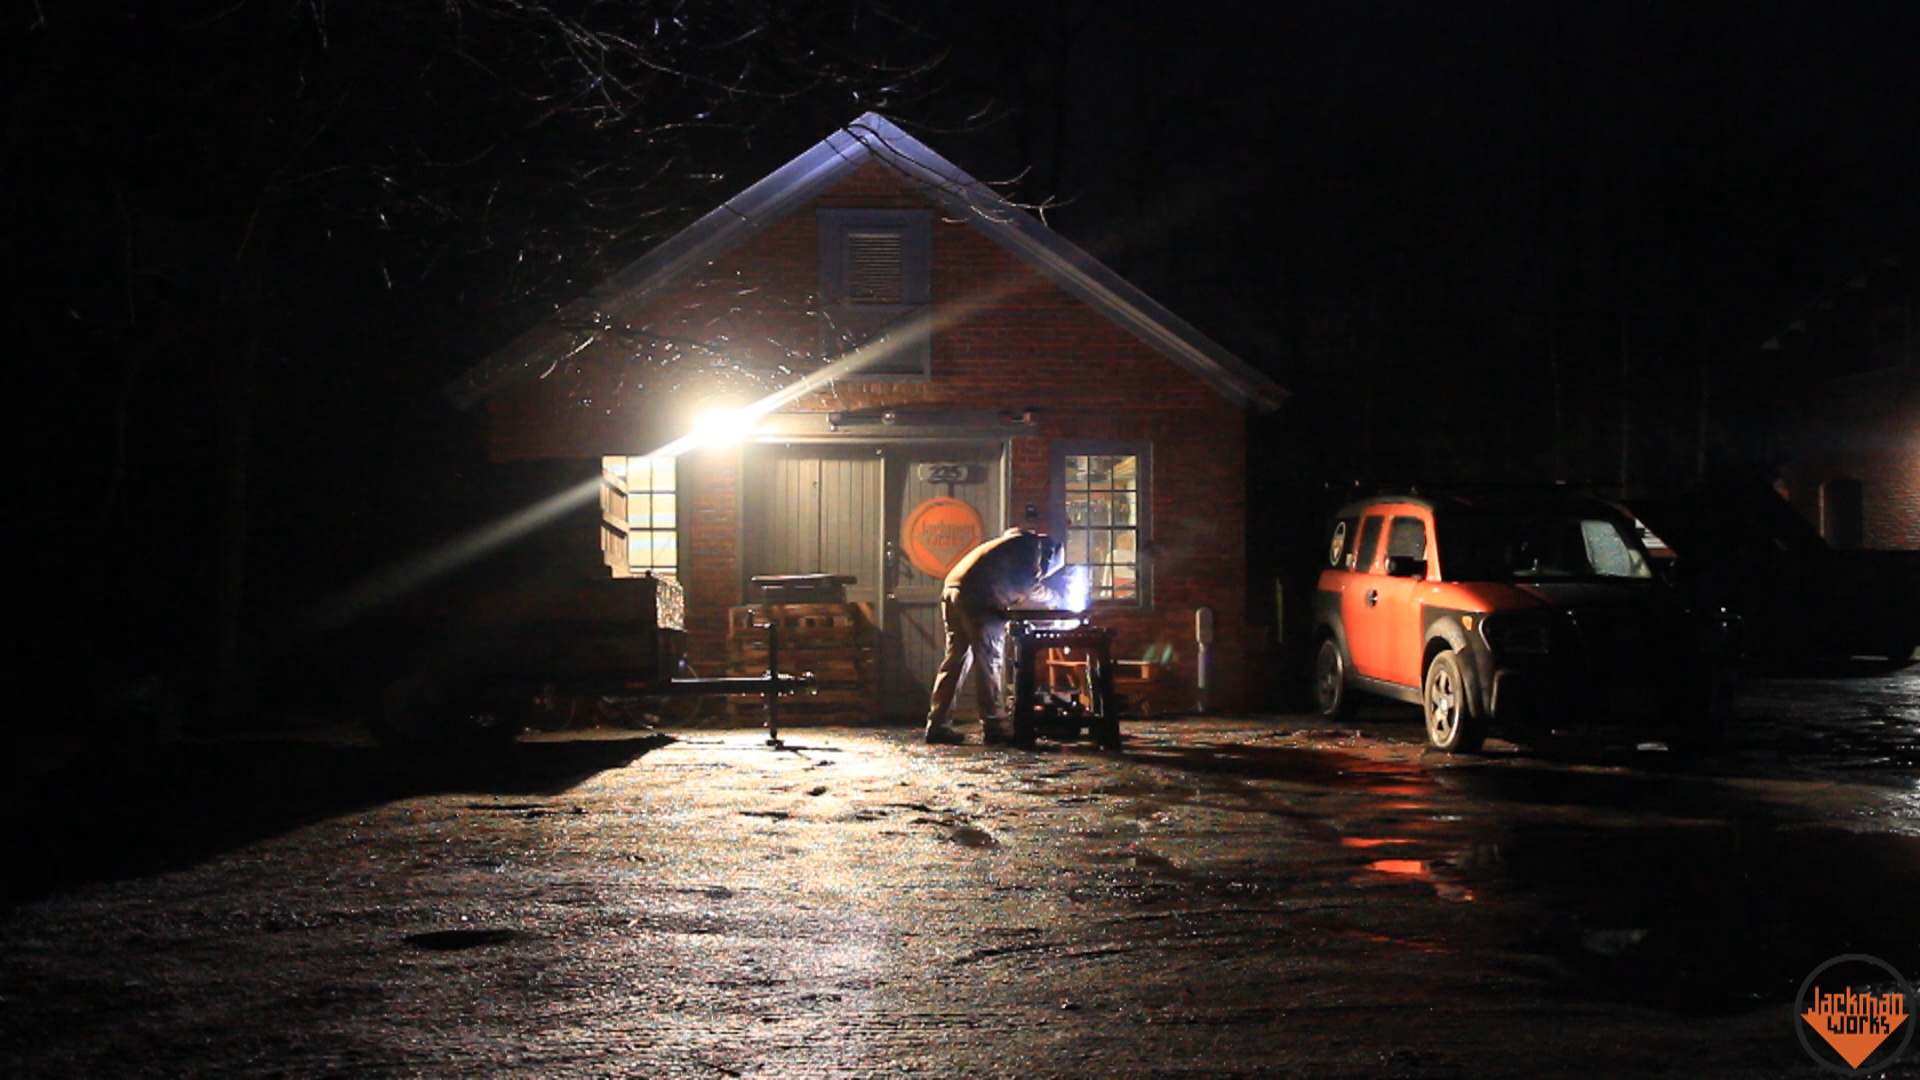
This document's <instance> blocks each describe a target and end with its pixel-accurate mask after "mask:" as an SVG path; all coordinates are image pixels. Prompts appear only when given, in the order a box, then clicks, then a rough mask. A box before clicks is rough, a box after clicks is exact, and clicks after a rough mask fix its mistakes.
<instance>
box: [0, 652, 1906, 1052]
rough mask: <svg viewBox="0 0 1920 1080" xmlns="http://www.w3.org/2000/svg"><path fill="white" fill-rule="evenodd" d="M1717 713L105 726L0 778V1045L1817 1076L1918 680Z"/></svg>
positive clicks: (1868, 892) (1871, 888)
mask: <svg viewBox="0 0 1920 1080" xmlns="http://www.w3.org/2000/svg"><path fill="white" fill-rule="evenodd" d="M1748 697H1749V699H1750V700H1749V702H1748V707H1747V709H1746V710H1745V711H1746V712H1747V714H1748V715H1749V716H1750V717H1751V721H1750V722H1749V723H1747V724H1745V725H1743V726H1742V727H1741V728H1740V729H1739V730H1738V731H1737V732H1736V734H1735V737H1734V741H1733V743H1732V745H1731V746H1730V747H1729V748H1728V749H1727V750H1726V752H1724V753H1722V754H1720V755H1718V756H1716V757H1714V758H1712V759H1710V760H1708V761H1706V762H1703V763H1699V764H1698V765H1696V766H1691V767H1686V768H1681V767H1677V766H1676V765H1675V764H1674V763H1670V762H1668V761H1666V760H1665V756H1664V755H1662V754H1660V753H1657V752H1643V751H1635V750H1634V749H1633V748H1631V747H1618V746H1605V745H1599V744H1585V743H1580V742H1577V741H1576V742H1574V743H1572V744H1567V745H1556V746H1551V747H1545V748H1540V747H1534V748H1528V749H1525V750H1521V749H1517V748H1513V747H1510V746H1505V745H1498V744H1496V745H1495V746H1494V747H1493V749H1492V752H1491V753H1490V754H1488V755H1487V756H1485V757H1482V758H1465V759H1453V758H1448V757H1446V756H1443V755H1434V754H1429V753H1427V752H1425V751H1424V750H1423V749H1422V748H1421V747H1420V745H1419V744H1418V741H1417V740H1418V723H1417V721H1418V717H1417V713H1415V712H1413V711H1410V710H1402V709H1398V708H1384V707H1383V708H1381V709H1379V710H1377V711H1369V712H1364V713H1363V714H1362V715H1361V718H1360V720H1359V721H1358V723H1357V725H1356V726H1355V727H1352V728H1344V729H1339V730H1331V729H1327V728H1325V727H1324V726H1322V725H1321V724H1320V723H1319V722H1318V721H1315V720H1312V719H1310V718H1303V717H1254V718H1191V717H1190V718H1179V719H1170V720H1163V721H1156V722H1150V723H1149V722H1141V723H1130V724H1128V725H1127V726H1126V735H1127V747H1126V749H1125V751H1124V752H1123V753H1121V754H1117V755H1116V754H1108V753H1102V752H1100V751H1098V750H1096V749H1094V748H1092V747H1090V746H1085V745H1081V744H1077V743H1067V744H1046V743H1043V744H1042V746H1041V748H1040V749H1039V750H1038V751H1037V752H1025V751H1019V750H1008V749H999V748H994V749H988V748H983V747H980V746H967V747H927V746H923V745H920V744H918V742H917V741H916V740H915V739H914V738H913V733H911V732H908V731H905V730H896V729H865V730H851V729H797V730H790V731H787V732H784V733H783V734H784V735H785V736H786V741H787V745H786V746H785V747H783V748H778V749H776V748H772V747H769V746H767V745H766V743H765V739H764V736H763V733H761V732H757V731H702V730H690V731H681V732H676V733H673V734H672V735H671V736H670V737H667V736H650V735H641V734H636V733H633V732H627V731H611V730H595V731H588V732H573V733H567V734H564V735H560V736H543V737H540V738H538V739H533V740H529V741H524V742H522V743H520V744H518V745H516V746H513V747H510V748H508V750H507V752H505V753H504V754H501V755H498V756H496V757H492V758H487V759H472V760H462V759H442V760H435V761H427V762H399V761H396V760H394V759H392V758H391V757H389V756H387V755H384V754H383V753H381V752H380V751H378V750H376V749H374V748H371V747H368V746H361V745H353V744H342V743H338V742H320V741H315V742H297V741H290V740H276V741H272V742H264V741H261V742H232V741H230V742H226V743H221V744H195V745H181V746H172V747H162V748H143V749H142V750H141V751H140V752H139V753H137V754H135V753H131V752H127V753H111V754H108V753H103V754H101V755H100V756H99V757H98V758H97V759H96V760H93V761H89V762H86V763H83V765H81V766H78V768H79V770H80V771H78V772H77V773H74V774H72V775H68V776H65V777H63V778H61V782H60V783H59V784H58V785H57V787H56V786H55V785H52V784H43V785H42V786H41V787H40V788H37V789H35V790H34V791H32V792H30V793H28V794H27V795H25V796H21V797H20V798H18V799H17V800H16V802H17V803H18V804H19V805H18V807H17V809H16V811H15V821H14V822H13V824H14V827H15V828H16V829H21V830H24V832H25V837H24V839H20V840H18V841H17V843H18V850H17V851H16V852H15V853H13V862H12V864H13V865H15V866H17V867H21V868H23V872H22V874H21V875H20V876H18V877H17V878H16V879H15V881H14V883H13V885H12V886H11V887H10V890H9V896H10V898H11V901H12V903H11V905H10V909H9V911H8V914H7V915H6V917H5V918H4V919H3V920H0V950H3V951H0V956H4V961H3V962H0V1073H4V1074H5V1075H8V1076H75V1077H81V1076H86V1077H93V1076H101V1077H104V1076H113V1077H128V1076H187V1075H247V1076H299V1077H306V1076H352V1077H362V1076H496V1077H506V1076H514V1077H520V1076H528V1077H532V1076H563V1077H573V1076H578V1077H590V1076H644V1077H727V1076H765V1077H824V1076H845V1077H886V1076H912V1075H924V1076H955V1077H959V1076H979V1077H1042V1076H1061V1077H1078V1076H1163V1077H1178V1076H1194V1077H1201V1076H1206V1077H1216V1076H1294V1075H1301V1076H1307V1075H1310V1076H1336V1077H1339V1076H1352V1077H1453V1076H1460V1077H1465V1076H1515V1077H1519V1076H1528V1077H1532V1076H1541V1075H1578V1076H1596V1077H1598V1076H1620V1075H1623V1074H1628V1073H1632V1072H1639V1073H1648V1074H1661V1075H1673V1076H1704V1075H1715V1076H1733V1075H1738V1076H1814V1075H1824V1074H1823V1073H1821V1072H1820V1070H1818V1069H1817V1068H1816V1067H1815V1066H1814V1065H1813V1063H1812V1062H1811V1061H1809V1060H1808V1059H1807V1057H1806V1056H1805V1055H1804V1054H1803V1052H1802V1050H1801V1049H1800V1047H1799V1045H1798V1043H1797V1042H1796V1041H1795V1039H1794V1036H1793V1035H1792V1033H1791V1023H1792V1021H1791V1016H1790V1013H1791V1002H1792V1000H1793V997H1794V994H1795V991H1796V989H1797V988H1798V986H1799V983H1800V981H1801V980H1802V978H1804V977H1805V975H1806V974H1807V973H1808V971H1809V970H1810V969H1811V968H1812V967H1813V966H1815V965H1816V964H1818V963H1819V962H1820V961H1821V960H1823V959H1825V958H1827V957H1830V956H1833V955H1836V954H1839V953H1847V952H1864V953H1871V954H1874V955H1877V956H1880V957H1883V958H1884V959H1886V960H1888V961H1889V962H1891V963H1893V964H1894V965H1895V966H1897V967H1899V968H1901V969H1902V970H1903V971H1905V972H1906V973H1908V974H1909V976H1912V975H1914V974H1920V905H1916V904H1915V903H1914V897H1916V896H1920V673H1917V672H1915V671H1914V670H1912V669H1909V670H1908V671H1906V672H1898V673H1879V674H1874V675H1868V676H1864V677H1855V678H1847V679H1814V680H1800V681H1795V682H1779V683H1767V684H1757V685H1755V686H1754V687H1752V688H1750V692H1749V694H1748ZM22 814H29V815H31V818H30V819H29V820H25V821H23V820H21V815H22ZM1892 1075H1920V1063H1916V1062H1915V1061H1914V1059H1913V1058H1912V1057H1909V1058H1908V1059H1907V1061H1906V1062H1905V1063H1903V1064H1902V1065H1900V1066H1897V1067H1896V1068H1895V1070H1894V1072H1893V1073H1892Z"/></svg>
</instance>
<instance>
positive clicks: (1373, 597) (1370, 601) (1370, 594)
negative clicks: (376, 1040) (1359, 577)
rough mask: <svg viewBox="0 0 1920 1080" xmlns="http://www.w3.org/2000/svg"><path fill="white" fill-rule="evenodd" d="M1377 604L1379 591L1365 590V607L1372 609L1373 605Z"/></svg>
mask: <svg viewBox="0 0 1920 1080" xmlns="http://www.w3.org/2000/svg"><path fill="white" fill-rule="evenodd" d="M1379 602H1380V590H1379V589H1368V590H1367V606H1368V607H1372V606H1374V605H1375V604H1378V603H1379Z"/></svg>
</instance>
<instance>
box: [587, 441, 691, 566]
mask: <svg viewBox="0 0 1920 1080" xmlns="http://www.w3.org/2000/svg"><path fill="white" fill-rule="evenodd" d="M674 466H675V461H674V459H673V458H670V457H621V456H610V457H604V458H601V459H600V555H601V559H602V560H603V561H604V562H605V563H606V564H607V566H608V567H609V568H610V569H611V570H612V571H613V576H614V577H640V576H641V575H644V574H651V575H653V576H655V577H671V576H674V575H677V574H678V573H679V572H680V528H679V525H680V523H679V516H680V514H679V509H680V508H679V496H678V494H677V493H676V492H675V490H674V471H675V470H674Z"/></svg>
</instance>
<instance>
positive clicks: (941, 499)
mask: <svg viewBox="0 0 1920 1080" xmlns="http://www.w3.org/2000/svg"><path fill="white" fill-rule="evenodd" d="M986 538H987V524H986V522H984V521H982V520H981V519H980V511H978V510H975V509H974V508H973V505H972V504H971V503H967V502H963V501H962V500H960V499H955V498H951V497H949V496H946V495H938V496H935V497H934V498H931V499H928V500H927V501H926V502H923V503H921V504H920V505H919V506H916V507H914V508H913V513H911V514H908V515H907V522H906V524H905V525H903V526H901V528H900V546H901V547H903V548H905V549H906V550H907V560H908V561H909V562H911V563H913V565H914V567H915V568H916V569H918V570H919V571H920V572H921V573H923V574H931V575H932V576H934V577H937V578H944V577H946V576H947V571H949V570H951V569H953V564H954V563H957V562H959V561H960V557H961V556H962V555H965V554H966V553H967V552H969V551H972V550H973V549H974V548H975V547H978V546H979V544H980V541H982V540H985V539H986Z"/></svg>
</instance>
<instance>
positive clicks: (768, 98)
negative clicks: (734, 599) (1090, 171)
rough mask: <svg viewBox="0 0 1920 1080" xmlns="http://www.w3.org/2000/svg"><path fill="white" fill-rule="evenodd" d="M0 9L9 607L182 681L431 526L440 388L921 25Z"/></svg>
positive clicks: (679, 13)
mask: <svg viewBox="0 0 1920 1080" xmlns="http://www.w3.org/2000/svg"><path fill="white" fill-rule="evenodd" d="M7 18H8V22H9V25H7V26H5V28H4V34H5V36H6V44H7V54H6V55H7V61H6V63H5V64H4V73H0V79H4V80H5V84H4V85H5V87H6V92H5V109H6V113H5V126H4V129H0V139H4V142H0V210H3V211H4V213H5V216H6V219H7V226H6V227H7V229H8V232H9V234H10V242H9V244H8V245H7V249H8V251H9V254H10V255H11V257H12V259H13V261H14V263H15V270H16V274H15V275H14V277H13V280H14V281H15V283H16V284H14V285H13V286H12V287H11V296H10V297H9V300H10V303H9V307H10V308H11V309H12V310H13V312H14V314H15V317H14V319H12V320H11V323H12V329H13V335H14V340H15V342H16V346H17V347H18V348H19V354H18V355H19V359H20V361H21V364H22V367H23V369H24V370H25V371H27V372H28V373H30V375H31V378H30V379H29V380H28V382H27V386H28V387H29V389H28V390H27V392H26V393H25V394H23V395H22V397H21V399H20V401H19V405H20V406H21V407H22V408H23V411H24V413H25V415H26V416H27V418H28V419H29V424H28V425H27V427H26V431H27V433H28V434H29V435H30V439H31V444H30V449H29V460H30V461H32V462H34V463H35V465H34V467H33V468H32V469H30V470H29V471H30V475H31V476H32V478H33V484H34V487H33V490H32V492H31V499H30V502H29V506H30V507H31V510H30V512H29V514H28V515H26V517H25V519H24V522H25V524H26V526H27V527H26V528H25V529H24V530H22V531H23V532H24V534H25V535H26V538H27V540H28V543H29V545H30V546H31V548H32V549H33V552H34V554H33V556H32V562H31V563H30V567H32V571H33V572H32V574H31V576H32V578H33V579H34V583H35V585H36V586H38V588H36V590H35V591H36V592H37V593H41V594H44V595H43V597H42V598H43V599H44V603H43V604H41V605H38V606H36V607H35V608H33V609H32V610H33V615H34V619H35V622H36V627H35V631H34V632H35V633H36V634H37V635H38V636H39V637H40V638H41V639H43V640H45V641H46V642H47V643H48V644H49V646H50V648H51V649H53V650H55V651H56V654H57V655H55V656H52V657H50V658H49V660H50V662H52V663H54V664H55V665H57V670H60V671H72V672H80V673H85V672H89V671H91V670H93V669H94V668H93V661H99V660H104V661H105V667H106V668H108V669H112V668H114V667H116V666H118V667H122V668H126V669H138V668H157V669H166V670H168V672H169V674H170V675H172V674H174V673H176V672H180V671H191V672H195V673H196V674H197V676H198V688H199V689H200V690H203V691H211V690H213V689H215V688H217V687H218V686H219V685H221V684H222V683H223V682H225V681H229V680H233V679H235V678H237V677H238V676H239V675H241V674H242V673H243V668H244V665H245V663H246V659H247V657H246V643H247V641H248V639H249V636H250V635H253V634H255V633H256V632H257V631H258V629H259V628H258V627H257V625H255V623H256V622H257V620H258V619H260V618H271V617H272V613H273V611H274V610H275V609H276V607H277V605H279V604H281V603H283V602H284V601H286V600H287V599H288V598H289V597H291V596H297V595H299V594H300V593H301V592H302V591H303V590H311V589H316V588H324V587H331V586H337V584H338V582H339V578H340V577H342V576H343V575H347V574H351V573H352V572H354V571H355V570H357V569H360V568H361V567H363V566H364V565H365V564H367V563H369V562H371V561H373V560H376V559H378V558H381V557H387V556H390V555H392V554H393V551H392V550H391V546H392V544H393V543H395V542H396V541H395V538H397V537H400V536H402V535H404V534H407V527H408V525H413V526H420V527H425V526H426V525H427V524H428V523H426V522H423V521H413V522H409V521H407V515H408V513H409V512H410V511H409V509H408V508H409V506H410V505H411V506H412V507H415V508H417V509H416V510H415V511H414V512H417V513H418V514H419V515H421V516H422V517H426V516H429V515H431V514H433V513H435V512H436V511H435V510H432V509H430V508H429V507H430V504H431V503H432V499H431V498H429V497H427V492H426V491H425V490H423V489H422V488H421V487H420V485H421V484H422V478H423V477H427V478H429V481H428V484H429V486H430V484H431V478H435V477H439V478H442V479H445V478H446V477H447V476H448V474H450V473H452V472H453V471H454V470H456V469H458V468H459V467H460V465H459V463H460V462H461V461H462V460H463V451H465V450H467V449H468V448H467V447H466V446H464V445H463V444H462V439H464V438H470V437H471V436H470V434H469V433H467V432H466V431H465V430H464V429H463V428H462V427H461V426H460V425H459V424H458V423H454V422H451V420H450V418H449V417H447V416H445V415H443V414H444V413H445V407H444V402H442V401H441V400H439V398H438V397H437V395H436V394H435V393H434V389H435V388H436V387H437V386H439V385H440V384H441V383H442V382H444V381H445V380H447V379H449V378H451V377H452V376H453V375H454V374H456V373H458V371H460V370H461V369H462V368H463V367H464V366H465V365H467V364H469V363H471V362H473V361H474V360H475V359H477V358H478V357H479V356H480V355H482V354H483V353H484V352H485V351H486V350H488V349H490V348H492V347H495V346H497V345H499V344H501V343H503V342H504V341H505V340H507V339H508V338H510V337H511V336H513V335H514V334H516V333H518V332H519V331H521V330H523V329H525V328H526V327H527V326H528V325H530V324H531V323H532V322H533V321H535V320H537V319H538V318H539V317H540V316H541V315H542V314H543V313H544V312H545V311H547V310H550V309H551V308H552V306H554V305H555V304H557V303H561V302H564V301H565V300H567V299H570V298H571V297H572V296H573V295H577V294H578V293H579V292H581V291H584V290H585V289H586V288H587V287H589V286H590V285H592V284H593V283H594V282H596V281H597V280H598V279H599V277H601V276H602V275H604V274H605V273H606V272H607V271H608V270H610V269H611V268H613V267H614V266H617V265H620V264H621V263H623V262H624V261H627V260H630V259H632V258H634V257H636V256H637V255H638V254H640V253H641V252H642V251H644V250H645V249H646V247H647V246H649V245H650V244H651V243H652V242H653V241H655V240H657V239H659V238H660V237H661V236H663V235H666V234H667V233H669V232H671V231H672V230H674V229H676V228H678V227H680V226H681V225H683V224H685V222H686V221H687V220H689V218H690V216H691V215H692V214H694V213H697V212H700V211H704V210H705V209H707V208H709V207H710V206H711V204H712V203H713V202H716V201H718V199H720V198H722V197H724V196H725V195H726V194H730V193H731V192H732V191H734V190H737V188H738V187H740V186H742V185H743V184H744V183H746V182H749V181H750V180H751V179H754V178H755V177H756V176H757V173H756V172H755V170H756V169H757V168H759V167H760V166H762V165H765V166H767V167H771V165H773V164H775V163H777V162H778V161H780V160H784V158H785V157H786V156H788V155H790V154H791V153H793V152H794V151H795V150H796V149H798V147H799V146H801V145H804V143H805V142H810V141H812V140H814V139H817V138H819V136H820V134H821V133H822V132H824V131H827V130H831V128H832V127H834V126H837V125H839V124H842V123H844V122H845V121H846V120H847V119H848V118H850V117H851V116H852V115H854V114H856V113H857V112H858V111H860V110H862V109H866V108H885V107H889V106H890V105H898V104H903V103H904V102H905V101H907V100H908V99H909V97H910V95H911V94H912V93H913V92H914V86H915V84H916V82H917V81H919V80H921V79H923V78H924V74H925V65H926V64H927V63H928V62H929V61H930V60H931V59H932V58H933V57H934V56H935V53H934V52H933V50H932V48H931V47H929V46H928V45H927V44H926V43H924V42H923V41H922V40H920V39H919V38H918V36H917V35H916V34H915V33H914V32H913V31H911V30H910V29H909V28H907V27H906V26H904V25H903V24H901V23H899V22H898V21H897V20H894V19H892V18H891V17H890V16H888V15H887V13H886V12H884V11H883V10H880V9H879V8H878V7H876V6H874V5H871V4H866V3H851V4H850V3H847V2H845V0H822V2H806V0H802V2H797V3H795V2H785V0H778V2H776V0H765V2H761V0H726V2H718V3H705V2H703V3H689V2H676V0H658V2H638V3H621V4H606V3H596V2H592V0H433V2H420V0H396V2H382V3H324V2H319V0H313V2H308V3H286V4H279V3H263V2H258V0H213V2H198V0H187V2H178V0H167V2H159V0H154V2H142V0H134V2H124V0H114V2H108V0H99V2H81V3H73V4H67V3H62V4H36V5H34V6H33V8H32V9H31V10H30V11H26V12H20V11H15V12H14V13H12V14H11V15H9V16H8V17H7ZM409 466H413V467H411V468H410V467H409ZM455 486H457V485H455ZM417 535H418V534H413V535H411V536H408V540H409V541H410V540H412V539H415V538H417ZM89 653H90V654H92V655H91V656H88V655H84V654H89ZM76 654H82V655H76ZM115 658H125V660H124V663H116V659H115ZM129 673H130V672H129V671H127V670H121V671H115V672H112V673H111V674H109V675H104V676H100V677H99V678H97V679H95V680H94V681H95V682H96V683H97V684H98V685H100V686H103V687H111V686H114V685H118V684H119V681H121V680H122V679H123V678H124V677H125V676H126V675H128V674H129ZM89 677H90V676H85V675H83V678H89Z"/></svg>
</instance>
